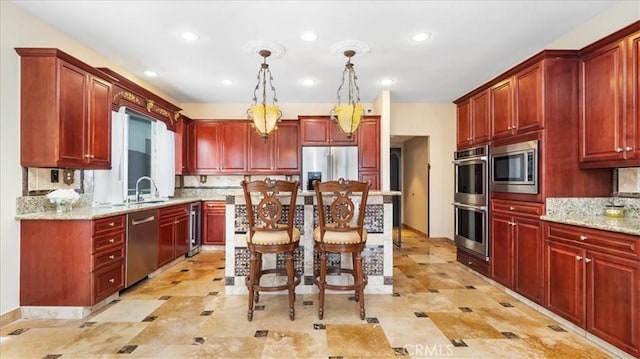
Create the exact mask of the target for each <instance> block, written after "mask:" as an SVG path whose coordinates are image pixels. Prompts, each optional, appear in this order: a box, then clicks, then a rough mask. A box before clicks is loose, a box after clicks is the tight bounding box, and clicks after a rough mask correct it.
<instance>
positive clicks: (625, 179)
mask: <svg viewBox="0 0 640 359" xmlns="http://www.w3.org/2000/svg"><path fill="white" fill-rule="evenodd" d="M618 193H634V194H640V167H630V168H618Z"/></svg>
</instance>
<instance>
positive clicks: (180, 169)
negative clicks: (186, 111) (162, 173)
mask: <svg viewBox="0 0 640 359" xmlns="http://www.w3.org/2000/svg"><path fill="white" fill-rule="evenodd" d="M184 129H185V125H184V120H183V119H182V118H179V119H178V122H176V133H175V135H174V136H175V137H174V140H175V141H174V142H175V146H176V147H175V156H176V158H175V162H176V166H175V171H176V174H177V175H181V174H183V173H184V172H185V171H184V169H185V168H184V167H185V165H186V163H185V161H184V153H185V151H184V149H183V148H182V146H183V144H185V143H187V141H185V140H184V137H185V131H184ZM185 174H186V173H185Z"/></svg>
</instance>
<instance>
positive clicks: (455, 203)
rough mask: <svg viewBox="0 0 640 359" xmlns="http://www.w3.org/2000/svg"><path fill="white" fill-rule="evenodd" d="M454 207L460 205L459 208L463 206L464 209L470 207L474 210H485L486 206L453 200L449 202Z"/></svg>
mask: <svg viewBox="0 0 640 359" xmlns="http://www.w3.org/2000/svg"><path fill="white" fill-rule="evenodd" d="M451 204H452V205H453V206H454V207H460V208H464V209H472V210H476V211H485V212H486V211H487V206H472V205H469V204H463V203H458V202H453V203H451Z"/></svg>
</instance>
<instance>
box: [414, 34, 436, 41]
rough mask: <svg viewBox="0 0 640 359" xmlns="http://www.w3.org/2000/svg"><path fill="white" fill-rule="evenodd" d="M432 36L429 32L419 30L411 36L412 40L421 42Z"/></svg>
mask: <svg viewBox="0 0 640 359" xmlns="http://www.w3.org/2000/svg"><path fill="white" fill-rule="evenodd" d="M429 37H431V34H430V33H428V32H419V33H417V34H414V35H412V36H411V41H415V42H421V41H424V40H426V39H428V38H429Z"/></svg>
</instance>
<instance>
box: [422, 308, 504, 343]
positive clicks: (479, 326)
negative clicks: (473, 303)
mask: <svg viewBox="0 0 640 359" xmlns="http://www.w3.org/2000/svg"><path fill="white" fill-rule="evenodd" d="M427 314H428V315H429V318H431V320H432V321H433V322H434V323H435V325H436V326H437V327H438V328H439V329H440V330H441V331H442V333H443V334H444V335H445V336H446V337H447V338H449V339H450V340H454V339H470V338H481V339H502V338H504V335H502V334H501V333H500V332H499V331H498V330H497V329H496V328H494V327H492V326H491V325H489V324H488V323H487V322H486V321H485V320H484V318H482V317H481V316H480V315H478V314H476V313H427Z"/></svg>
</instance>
